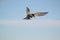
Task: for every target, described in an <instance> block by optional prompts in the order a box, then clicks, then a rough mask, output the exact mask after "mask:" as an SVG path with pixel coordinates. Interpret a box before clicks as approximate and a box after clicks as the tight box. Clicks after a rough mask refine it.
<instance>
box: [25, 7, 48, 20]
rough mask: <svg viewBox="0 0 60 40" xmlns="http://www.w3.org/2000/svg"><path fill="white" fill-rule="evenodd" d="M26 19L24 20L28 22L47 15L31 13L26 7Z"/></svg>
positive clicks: (44, 13)
mask: <svg viewBox="0 0 60 40" xmlns="http://www.w3.org/2000/svg"><path fill="white" fill-rule="evenodd" d="M26 14H27V15H26V17H25V18H24V19H26V20H29V19H31V18H34V17H36V16H44V15H46V14H48V12H35V13H31V12H30V9H29V8H28V7H26Z"/></svg>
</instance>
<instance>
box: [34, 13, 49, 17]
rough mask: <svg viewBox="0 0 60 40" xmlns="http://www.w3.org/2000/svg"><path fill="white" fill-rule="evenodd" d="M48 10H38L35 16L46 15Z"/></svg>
mask: <svg viewBox="0 0 60 40" xmlns="http://www.w3.org/2000/svg"><path fill="white" fill-rule="evenodd" d="M47 13H48V12H36V13H34V15H35V16H44V15H46V14H47Z"/></svg>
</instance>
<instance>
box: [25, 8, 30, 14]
mask: <svg viewBox="0 0 60 40" xmlns="http://www.w3.org/2000/svg"><path fill="white" fill-rule="evenodd" d="M26 13H27V15H28V14H30V9H29V8H28V7H26Z"/></svg>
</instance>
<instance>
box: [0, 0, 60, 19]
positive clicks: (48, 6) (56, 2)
mask: <svg viewBox="0 0 60 40" xmlns="http://www.w3.org/2000/svg"><path fill="white" fill-rule="evenodd" d="M0 6H1V7H0V8H1V9H0V10H1V12H0V19H4V20H18V19H21V20H22V19H23V18H24V17H25V15H26V12H25V11H26V7H27V6H28V7H29V8H30V10H31V12H37V11H48V12H49V14H48V15H46V16H43V17H39V18H37V19H51V20H52V19H53V20H60V0H3V1H2V2H1V4H0Z"/></svg>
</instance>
